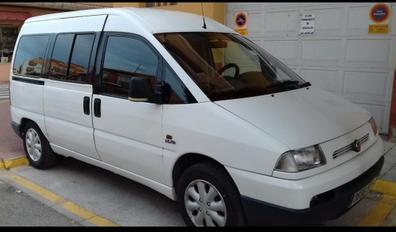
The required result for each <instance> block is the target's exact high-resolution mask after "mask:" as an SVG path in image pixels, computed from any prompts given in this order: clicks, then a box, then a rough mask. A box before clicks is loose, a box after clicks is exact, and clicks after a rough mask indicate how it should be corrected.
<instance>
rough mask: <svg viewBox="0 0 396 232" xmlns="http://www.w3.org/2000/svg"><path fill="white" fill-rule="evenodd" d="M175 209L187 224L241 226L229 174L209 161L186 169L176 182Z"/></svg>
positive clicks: (240, 215) (238, 203) (236, 194)
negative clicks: (176, 207)
mask: <svg viewBox="0 0 396 232" xmlns="http://www.w3.org/2000/svg"><path fill="white" fill-rule="evenodd" d="M177 196H178V203H179V208H180V210H181V213H182V216H183V219H184V222H185V223H186V224H187V225H188V226H198V227H201V226H219V227H223V226H242V225H244V216H243V212H242V207H241V203H240V196H239V192H238V190H237V189H236V186H235V184H234V182H233V181H232V179H231V177H230V176H229V175H228V174H227V173H226V172H225V171H223V170H222V169H221V168H219V167H218V166H217V165H214V164H212V163H198V164H195V165H193V166H191V167H190V168H188V169H187V170H186V171H185V172H184V173H183V174H182V176H181V177H180V179H179V182H178V185H177Z"/></svg>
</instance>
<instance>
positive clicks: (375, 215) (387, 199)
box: [359, 195, 396, 226]
mask: <svg viewBox="0 0 396 232" xmlns="http://www.w3.org/2000/svg"><path fill="white" fill-rule="evenodd" d="M395 204H396V197H394V196H389V195H383V197H382V199H381V200H380V201H379V202H378V203H377V204H376V205H375V206H374V208H373V209H371V210H370V212H369V213H368V214H367V215H366V216H365V217H364V218H363V220H362V221H360V222H359V226H381V225H382V224H383V223H384V221H385V219H386V217H387V216H388V215H389V214H390V213H391V211H392V209H393V208H394V207H395Z"/></svg>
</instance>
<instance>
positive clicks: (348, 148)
mask: <svg viewBox="0 0 396 232" xmlns="http://www.w3.org/2000/svg"><path fill="white" fill-rule="evenodd" d="M368 138H369V134H366V135H365V136H363V137H361V138H360V139H358V141H359V143H360V144H361V145H363V144H364V143H365V142H367V140H368ZM352 147H353V143H350V144H348V145H346V146H345V147H342V148H340V149H338V150H336V151H335V152H334V153H333V159H335V158H337V157H339V156H341V155H343V154H345V153H347V152H348V151H351V150H352Z"/></svg>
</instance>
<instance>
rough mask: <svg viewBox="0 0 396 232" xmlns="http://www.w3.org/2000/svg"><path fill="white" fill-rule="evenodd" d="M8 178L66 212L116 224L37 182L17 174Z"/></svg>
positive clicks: (100, 223) (90, 220) (94, 220)
mask: <svg viewBox="0 0 396 232" xmlns="http://www.w3.org/2000/svg"><path fill="white" fill-rule="evenodd" d="M9 178H10V180H12V181H13V182H14V183H16V184H18V185H19V186H22V187H24V188H26V189H29V190H30V191H32V192H34V193H36V194H38V195H39V196H41V197H43V198H44V199H46V200H48V201H50V202H52V203H55V205H60V206H61V207H62V208H64V209H65V210H67V211H68V212H70V213H72V214H74V215H76V216H78V217H79V218H81V219H83V221H84V220H86V221H88V222H90V223H92V224H94V225H96V226H118V225H117V224H115V223H113V222H112V221H110V220H108V219H106V218H103V217H101V216H99V215H97V214H95V213H93V212H92V211H89V210H88V209H85V208H83V207H81V206H79V205H77V204H75V203H73V202H71V201H69V200H66V199H65V198H63V197H61V196H59V195H58V194H56V193H53V192H51V191H49V190H47V189H45V188H43V187H41V186H39V185H38V184H35V183H33V182H31V181H29V180H27V179H25V178H23V177H21V176H18V175H16V174H10V175H9Z"/></svg>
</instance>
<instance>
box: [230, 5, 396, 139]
mask: <svg viewBox="0 0 396 232" xmlns="http://www.w3.org/2000/svg"><path fill="white" fill-rule="evenodd" d="M369 6H370V3H227V7H226V12H227V13H226V24H227V26H229V27H231V28H234V22H233V17H234V13H235V12H236V11H239V10H242V11H247V12H248V33H249V35H248V37H249V38H251V39H252V40H253V41H255V42H256V43H258V44H259V45H261V46H262V47H264V48H265V49H267V50H268V51H270V52H271V53H272V54H273V55H274V56H276V57H278V58H280V59H281V60H283V61H284V62H286V63H287V64H288V65H289V66H290V67H291V68H292V69H293V70H295V71H296V72H297V73H298V74H300V75H301V76H302V77H303V78H304V79H305V80H307V81H310V82H311V83H313V84H314V85H317V86H319V87H322V88H324V89H326V90H328V91H330V92H333V93H335V94H337V95H340V96H342V97H344V98H346V99H349V100H351V101H352V102H354V103H357V104H359V105H361V106H363V107H365V108H366V109H368V110H369V111H370V112H371V113H372V114H373V116H374V117H375V119H376V121H377V123H378V124H379V126H380V128H381V131H382V133H387V130H388V124H389V112H390V103H391V95H392V83H393V72H394V69H395V68H396V23H395V22H396V11H395V7H396V4H395V3H392V18H391V20H390V26H391V32H390V33H389V34H387V35H369V34H368V33H367V31H368V24H369V19H368V9H369ZM302 13H313V14H314V15H315V32H314V34H313V35H300V34H299V31H300V18H301V14H302Z"/></svg>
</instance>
